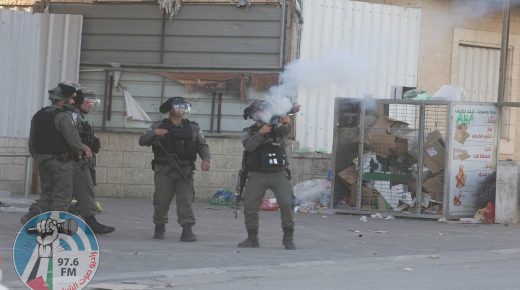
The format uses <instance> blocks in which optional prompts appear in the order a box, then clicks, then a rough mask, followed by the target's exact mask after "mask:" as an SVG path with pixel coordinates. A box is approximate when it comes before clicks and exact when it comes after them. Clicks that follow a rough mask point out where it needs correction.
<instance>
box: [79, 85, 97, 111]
mask: <svg viewBox="0 0 520 290" xmlns="http://www.w3.org/2000/svg"><path fill="white" fill-rule="evenodd" d="M74 102H75V104H76V106H77V107H78V108H79V109H80V110H81V112H82V113H84V114H86V113H89V112H93V111H96V110H97V109H98V108H99V107H100V104H101V101H100V100H99V98H98V96H97V95H96V93H95V92H94V91H93V90H91V89H89V88H87V87H82V88H80V89H79V90H78V91H77V92H76V96H74Z"/></svg>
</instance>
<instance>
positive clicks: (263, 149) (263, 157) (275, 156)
mask: <svg viewBox="0 0 520 290" xmlns="http://www.w3.org/2000/svg"><path fill="white" fill-rule="evenodd" d="M268 138H271V139H273V142H266V143H262V144H260V146H258V148H257V149H256V150H255V151H253V152H248V153H247V166H248V168H249V169H250V170H251V171H262V172H276V171H279V170H281V169H283V168H284V167H285V164H286V155H285V152H284V150H283V148H282V146H281V144H280V143H278V142H277V138H276V135H275V133H274V132H272V133H270V135H269V136H268Z"/></svg>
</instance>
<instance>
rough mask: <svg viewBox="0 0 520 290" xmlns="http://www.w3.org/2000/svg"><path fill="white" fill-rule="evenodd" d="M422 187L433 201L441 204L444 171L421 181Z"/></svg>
mask: <svg viewBox="0 0 520 290" xmlns="http://www.w3.org/2000/svg"><path fill="white" fill-rule="evenodd" d="M422 187H423V189H424V190H425V191H426V192H428V193H429V194H430V195H431V197H432V198H433V199H435V201H438V202H442V200H443V199H442V197H443V193H444V171H442V172H439V173H437V174H435V175H434V176H432V177H430V178H428V179H426V180H425V181H423V183H422Z"/></svg>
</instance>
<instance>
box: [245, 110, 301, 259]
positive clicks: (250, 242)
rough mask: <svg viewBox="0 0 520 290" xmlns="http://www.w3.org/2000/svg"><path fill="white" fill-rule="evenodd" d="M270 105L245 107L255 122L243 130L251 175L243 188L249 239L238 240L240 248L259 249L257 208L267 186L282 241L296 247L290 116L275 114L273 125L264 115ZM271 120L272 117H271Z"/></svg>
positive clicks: (246, 116) (289, 246) (246, 112)
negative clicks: (278, 215) (289, 156)
mask: <svg viewBox="0 0 520 290" xmlns="http://www.w3.org/2000/svg"><path fill="white" fill-rule="evenodd" d="M268 106H269V104H268V102H265V101H263V100H259V101H256V102H255V103H253V104H252V105H251V106H250V107H248V108H246V109H245V110H244V118H245V119H247V118H250V119H253V120H255V123H254V124H253V125H252V126H250V127H247V128H245V129H244V133H243V135H242V144H243V145H244V150H245V152H246V154H245V155H244V158H246V166H247V168H248V171H249V174H248V176H247V183H246V187H245V189H244V217H245V226H246V230H247V239H246V240H244V241H242V242H240V243H238V247H239V248H257V247H259V246H260V244H259V242H258V211H259V209H260V205H261V204H262V199H263V197H264V195H265V192H266V190H267V189H271V190H272V191H273V192H274V194H275V196H276V201H277V203H278V204H279V205H280V212H281V219H282V229H283V240H282V244H283V245H284V246H285V249H287V250H294V249H296V246H295V245H294V241H293V233H294V217H293V208H294V201H293V188H292V186H291V184H290V182H289V181H290V173H289V170H288V165H289V163H288V161H287V154H286V148H285V147H286V137H287V135H288V134H289V132H290V130H291V126H290V123H291V119H290V118H289V117H275V120H274V121H275V122H273V123H277V124H273V123H271V122H269V121H267V122H266V120H263V119H265V118H264V115H266V114H267V113H266V112H265V111H266V110H267V109H266V107H268ZM269 119H271V118H269Z"/></svg>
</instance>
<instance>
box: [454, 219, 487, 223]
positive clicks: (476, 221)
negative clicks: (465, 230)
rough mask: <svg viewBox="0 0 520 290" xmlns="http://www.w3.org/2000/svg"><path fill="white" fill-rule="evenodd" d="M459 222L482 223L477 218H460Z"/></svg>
mask: <svg viewBox="0 0 520 290" xmlns="http://www.w3.org/2000/svg"><path fill="white" fill-rule="evenodd" d="M459 221H460V222H461V223H463V224H481V223H482V221H481V220H480V219H478V218H460V219H459Z"/></svg>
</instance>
